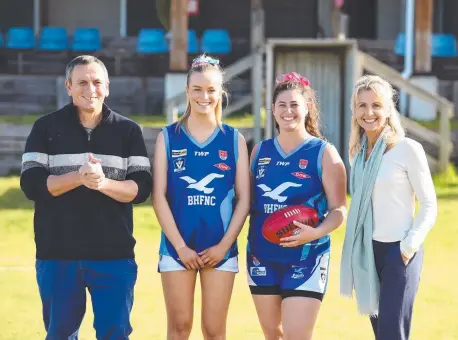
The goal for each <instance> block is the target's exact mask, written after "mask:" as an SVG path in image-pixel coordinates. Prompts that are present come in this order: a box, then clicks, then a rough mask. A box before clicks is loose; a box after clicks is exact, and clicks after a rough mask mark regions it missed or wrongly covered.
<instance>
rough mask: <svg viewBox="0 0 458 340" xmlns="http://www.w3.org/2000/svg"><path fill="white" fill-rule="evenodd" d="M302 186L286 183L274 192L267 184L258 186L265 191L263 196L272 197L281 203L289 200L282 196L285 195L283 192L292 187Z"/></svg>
mask: <svg viewBox="0 0 458 340" xmlns="http://www.w3.org/2000/svg"><path fill="white" fill-rule="evenodd" d="M301 186H302V184H296V183H293V182H285V183H282V184H280V185H279V186H278V187H276V188H275V189H273V190H272V189H271V188H269V187H268V186H267V185H265V184H258V187H259V188H261V189H262V190H263V191H264V194H263V195H262V196H265V197H270V198H272V199H273V200H276V201H277V202H280V203H282V202H284V201H286V199H287V198H288V196H280V194H281V193H283V191H285V190H286V189H288V188H290V187H294V188H298V187H301Z"/></svg>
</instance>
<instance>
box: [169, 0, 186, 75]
mask: <svg viewBox="0 0 458 340" xmlns="http://www.w3.org/2000/svg"><path fill="white" fill-rule="evenodd" d="M170 28H171V33H172V43H171V47H170V64H169V66H170V70H171V71H182V72H186V71H187V68H188V0H172V4H171V8H170Z"/></svg>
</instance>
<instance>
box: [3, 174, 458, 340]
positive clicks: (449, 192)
mask: <svg viewBox="0 0 458 340" xmlns="http://www.w3.org/2000/svg"><path fill="white" fill-rule="evenodd" d="M451 171H452V170H451ZM435 180H436V183H437V186H436V187H437V194H438V198H439V216H438V219H437V223H436V225H435V227H434V229H433V230H432V231H431V233H430V234H429V236H428V238H427V242H426V244H425V249H426V256H425V262H424V268H423V273H422V279H421V284H420V289H419V292H418V297H417V302H416V305H415V311H414V322H413V329H412V339H415V340H431V339H434V340H447V339H449V340H452V339H458V323H457V322H456V318H455V313H456V308H457V306H458V290H457V289H456V287H455V285H456V282H458V271H457V270H455V268H456V265H457V263H458V250H457V247H456V240H458V223H457V221H458V209H457V208H458V180H457V176H456V173H453V171H452V172H451V173H449V174H448V175H444V176H442V177H440V178H436V179H435ZM446 181H448V182H446ZM18 185H19V181H18V178H17V177H10V178H0V214H1V217H0V301H1V303H0V329H1V330H2V331H1V335H0V339H2V340H19V339H21V340H22V339H43V338H44V331H43V324H42V319H41V304H40V299H39V294H38V289H37V285H36V281H35V272H34V267H33V266H34V252H35V246H34V241H33V227H32V222H33V204H32V203H31V202H29V201H27V200H26V199H25V198H24V196H23V195H22V192H21V191H20V189H19V187H18ZM134 218H135V237H136V239H137V241H138V243H137V247H136V253H137V262H138V265H139V276H138V282H137V285H136V290H135V304H134V308H133V311H132V324H133V327H134V332H133V334H132V339H133V340H135V339H139V340H144V339H165V334H166V316H165V310H164V301H163V296H162V289H161V283H160V275H159V274H158V273H157V271H156V268H157V260H158V256H157V250H158V246H159V232H160V228H159V225H158V223H157V220H156V218H155V216H154V213H153V209H152V208H151V206H150V205H149V204H143V205H141V206H138V207H136V208H135V211H134ZM246 232H247V228H246V227H245V228H244V230H243V232H242V235H241V236H240V238H239V240H240V247H241V249H243V248H244V247H245V243H246V242H245V239H246ZM343 235H344V228H343V227H342V228H340V229H339V230H337V231H336V232H334V233H333V234H332V242H333V251H332V254H333V255H332V257H331V271H330V281H329V285H328V293H327V296H326V298H325V300H324V302H323V307H322V310H321V313H320V316H319V320H318V323H317V326H316V332H315V337H314V338H315V339H320V340H337V339H338V340H345V339H348V340H355V339H357V340H359V339H373V336H372V333H371V328H370V324H369V321H368V319H367V318H366V317H363V316H360V315H358V313H357V310H356V303H355V301H352V300H349V299H344V298H342V297H340V296H339V294H338V283H339V265H340V253H341V249H342V241H343ZM244 267H245V256H244V252H243V251H242V252H241V255H240V268H241V272H240V273H239V274H237V276H236V282H235V289H234V293H233V296H232V301H231V305H230V311H229V317H228V339H241V340H245V339H247V340H252V339H254V340H256V339H263V337H262V332H261V329H260V327H259V324H258V320H257V316H256V312H255V309H254V306H253V303H252V301H251V297H250V294H249V291H248V287H247V285H246V274H245V271H244ZM199 291H200V289H196V296H197V299H196V307H195V319H194V329H193V332H192V336H191V338H192V339H202V336H201V333H200V315H199V310H200V294H199ZM92 322H93V315H92V312H91V306H90V301H88V308H87V314H86V317H85V320H84V322H83V325H82V328H81V339H83V340H86V339H94V338H95V337H94V331H93V329H92Z"/></svg>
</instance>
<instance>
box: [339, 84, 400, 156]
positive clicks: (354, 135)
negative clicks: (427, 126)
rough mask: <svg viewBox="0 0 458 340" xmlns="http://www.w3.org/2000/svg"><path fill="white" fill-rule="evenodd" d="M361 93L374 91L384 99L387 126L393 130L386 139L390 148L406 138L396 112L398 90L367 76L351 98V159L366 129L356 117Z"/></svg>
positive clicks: (354, 89)
mask: <svg viewBox="0 0 458 340" xmlns="http://www.w3.org/2000/svg"><path fill="white" fill-rule="evenodd" d="M361 91H374V92H375V93H377V95H379V96H380V97H382V99H383V102H384V107H385V109H386V110H387V111H388V117H387V118H386V124H387V126H389V127H390V129H391V131H390V132H389V133H388V134H387V135H386V137H385V138H386V143H387V146H388V148H391V147H393V146H394V145H396V143H397V142H398V140H399V139H400V138H402V137H404V136H405V130H404V128H403V127H402V124H401V117H400V115H399V112H398V111H397V110H396V105H395V103H394V98H395V97H396V95H397V93H396V90H395V89H394V88H393V87H392V86H391V84H390V83H388V82H387V81H386V80H385V79H383V78H381V77H379V76H374V75H365V76H363V77H361V78H359V79H358V81H357V82H356V84H355V86H354V88H353V94H352V96H351V110H352V112H353V115H352V118H351V131H350V142H349V148H348V150H349V154H350V159H352V158H353V156H354V155H356V154H357V153H358V151H359V150H360V148H361V138H362V136H363V134H364V129H363V128H362V127H361V126H360V125H359V124H358V122H357V121H356V117H355V109H356V104H357V99H358V95H359V93H360V92H361Z"/></svg>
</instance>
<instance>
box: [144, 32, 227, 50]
mask: <svg viewBox="0 0 458 340" xmlns="http://www.w3.org/2000/svg"><path fill="white" fill-rule="evenodd" d="M169 50H170V46H169V44H168V42H167V34H166V33H165V31H164V30H163V29H157V28H143V29H141V30H140V32H139V34H138V40H137V52H138V53H165V52H168V51H169ZM231 50H232V42H231V38H230V36H229V32H228V31H227V30H224V29H207V30H205V31H204V32H203V34H202V38H201V41H200V44H199V39H198V37H197V34H196V32H195V31H194V30H188V53H199V52H207V53H214V54H228V53H230V52H231Z"/></svg>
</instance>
